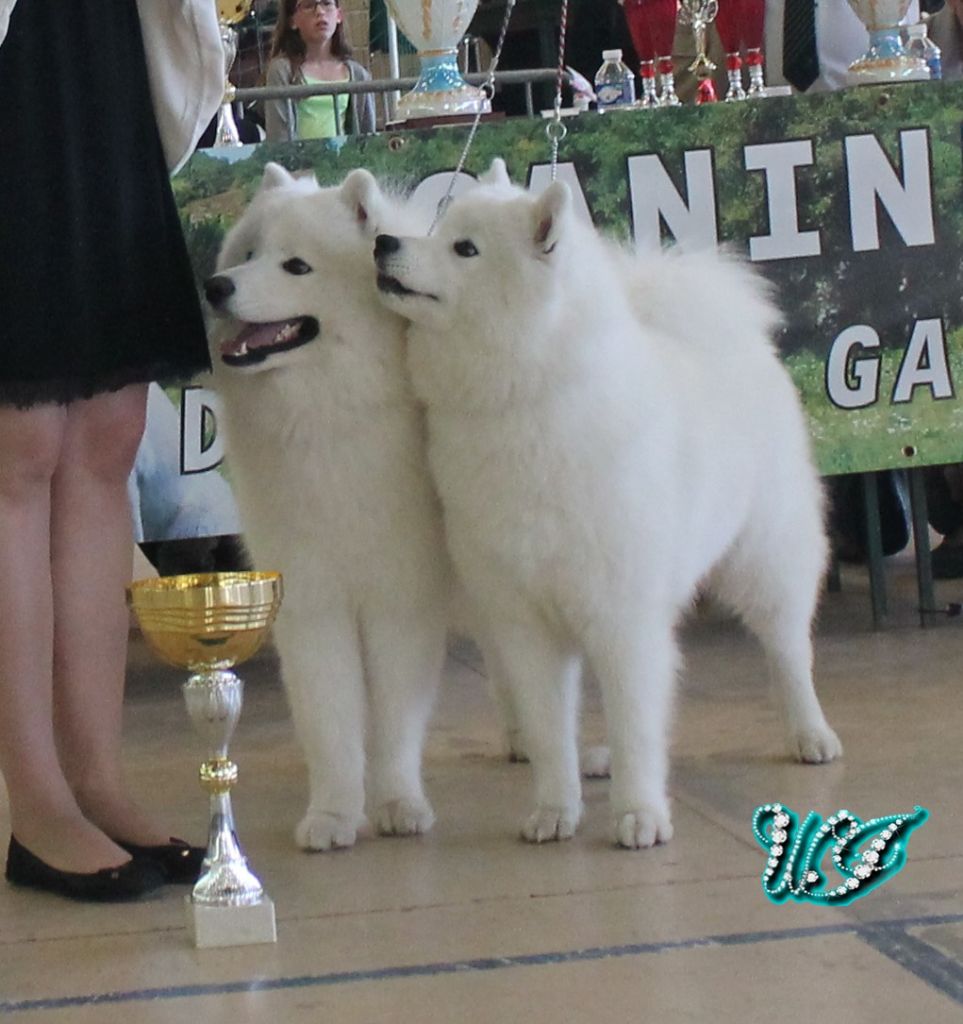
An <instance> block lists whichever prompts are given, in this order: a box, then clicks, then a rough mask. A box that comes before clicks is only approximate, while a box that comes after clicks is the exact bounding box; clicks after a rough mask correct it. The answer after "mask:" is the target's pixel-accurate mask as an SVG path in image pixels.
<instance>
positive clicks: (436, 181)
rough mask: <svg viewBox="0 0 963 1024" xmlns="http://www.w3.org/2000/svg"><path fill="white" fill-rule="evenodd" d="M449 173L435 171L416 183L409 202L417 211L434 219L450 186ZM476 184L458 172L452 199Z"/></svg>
mask: <svg viewBox="0 0 963 1024" xmlns="http://www.w3.org/2000/svg"><path fill="white" fill-rule="evenodd" d="M451 175H452V172H451V171H437V172H436V173H435V174H429V175H428V177H427V178H425V179H424V180H422V181H419V182H418V186H417V188H416V189H415V190H414V192H412V193H411V197H410V199H409V202H411V203H413V204H414V206H415V207H416V208H417V209H420V210H424V211H425V213H426V214H427V216H429V217H434V215H435V211H436V210H437V209H438V204H439V203H440V202H441V201H442V199H444V198H445V195H446V194H447V192H448V186H449V185H450V184H451ZM477 184H478V182H477V181H476V180H475V179H474V178H473V177H472V176H471V175H470V174H466V173H465V171H459V173H458V177H457V178H455V184H454V186H453V187H452V190H451V194H452V198H454V197H455V196H460V195H461V194H462V193H463V192H465V191H467V190H468V189H470V188H474V187H475V185H477Z"/></svg>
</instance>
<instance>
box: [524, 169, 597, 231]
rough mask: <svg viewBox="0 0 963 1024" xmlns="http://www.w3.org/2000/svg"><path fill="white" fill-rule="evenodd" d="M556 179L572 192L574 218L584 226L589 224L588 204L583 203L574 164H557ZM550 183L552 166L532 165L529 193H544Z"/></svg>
mask: <svg viewBox="0 0 963 1024" xmlns="http://www.w3.org/2000/svg"><path fill="white" fill-rule="evenodd" d="M556 177H557V178H558V180H559V181H564V182H565V184H566V185H568V187H569V188H570V189H571V190H572V209H573V210H574V211H575V216H576V217H578V218H579V219H580V220H583V221H585V223H586V224H591V223H592V214H591V212H590V211H589V208H588V203H587V202H586V201H585V193H584V192H583V191H582V183H581V182H580V181H579V180H578V174H576V172H575V164H573V163H572V162H571V161H568V162H567V163H564V164H563V163H560V164H558V165H557V168H556ZM551 183H552V165H551V164H532V167H531V169H530V170H529V177H528V190H529V192H532V193H534V194H535V195H538V194H539V193H541V192H544V191H545V189H547V188H548V186H549V185H551Z"/></svg>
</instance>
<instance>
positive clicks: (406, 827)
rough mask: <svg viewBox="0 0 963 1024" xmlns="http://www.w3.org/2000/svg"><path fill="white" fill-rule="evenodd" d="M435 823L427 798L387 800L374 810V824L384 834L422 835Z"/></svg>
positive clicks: (433, 813)
mask: <svg viewBox="0 0 963 1024" xmlns="http://www.w3.org/2000/svg"><path fill="white" fill-rule="evenodd" d="M434 823H435V812H434V811H433V810H432V809H431V805H430V804H429V803H428V801H427V800H419V799H414V800H408V799H400V800H387V801H385V803H383V804H380V805H379V806H378V807H377V808H376V809H375V812H374V825H375V828H376V829H377V830H378V832H379V833H380V834H381V835H383V836H420V835H423V834H424V833H425V832H427V831H428V830H429V829H430V828H431V826H432V825H434Z"/></svg>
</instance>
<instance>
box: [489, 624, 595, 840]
mask: <svg viewBox="0 0 963 1024" xmlns="http://www.w3.org/2000/svg"><path fill="white" fill-rule="evenodd" d="M488 636H489V638H490V640H491V643H492V644H493V645H494V648H495V650H496V651H497V652H498V663H499V667H500V669H501V671H502V672H503V673H504V681H505V684H506V685H507V686H508V687H509V688H510V692H511V694H512V703H513V705H514V708H515V711H516V713H517V715H518V724H519V726H520V727H521V736H522V742H523V744H524V749H525V751H526V753H527V754H528V758H529V760H530V761H531V763H532V770H533V772H534V776H535V809H534V810H533V811H532V813H531V814H530V815H529V817H528V819H527V820H526V821H525V823H524V824H523V826H522V830H521V834H522V838H523V839H526V840H528V841H529V842H530V843H544V842H548V841H550V840H553V839H569V838H571V837H572V836H573V835H574V834H575V830H576V828H577V827H578V823H579V820H580V819H581V817H582V784H581V778H580V776H579V764H578V743H577V731H578V706H579V682H580V678H581V666H580V663H579V660H578V658H577V657H575V655H574V654H573V653H572V651H571V650H569V649H567V648H565V647H564V646H563V645H561V644H560V643H559V642H558V640H557V638H556V637H554V636H553V635H552V634H551V633H550V631H549V630H548V629H547V628H546V627H545V626H544V624H543V623H541V622H539V621H537V620H535V619H534V618H533V620H532V621H530V622H525V623H518V622H493V623H492V624H491V625H490V627H489V630H488Z"/></svg>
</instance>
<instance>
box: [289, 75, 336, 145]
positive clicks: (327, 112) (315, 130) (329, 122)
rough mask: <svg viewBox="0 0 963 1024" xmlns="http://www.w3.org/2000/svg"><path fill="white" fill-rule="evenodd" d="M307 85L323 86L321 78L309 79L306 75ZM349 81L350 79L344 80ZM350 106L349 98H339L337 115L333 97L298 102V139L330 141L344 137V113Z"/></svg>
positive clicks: (317, 97)
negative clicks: (337, 136) (337, 114)
mask: <svg viewBox="0 0 963 1024" xmlns="http://www.w3.org/2000/svg"><path fill="white" fill-rule="evenodd" d="M304 81H305V83H306V84H307V85H321V84H328V83H322V81H321V79H319V78H308V76H307V75H304ZM344 81H348V79H344ZM347 105H348V97H347V96H339V97H338V106H339V108H340V109H339V113H340V114H341V117H340V118H338V117H337V116H336V113H335V107H334V97H333V96H306V97H305V98H304V99H303V100H298V138H299V139H330V138H333V137H334V136H336V135H343V134H344V130H343V125H344V113H345V108H346V107H347Z"/></svg>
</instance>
